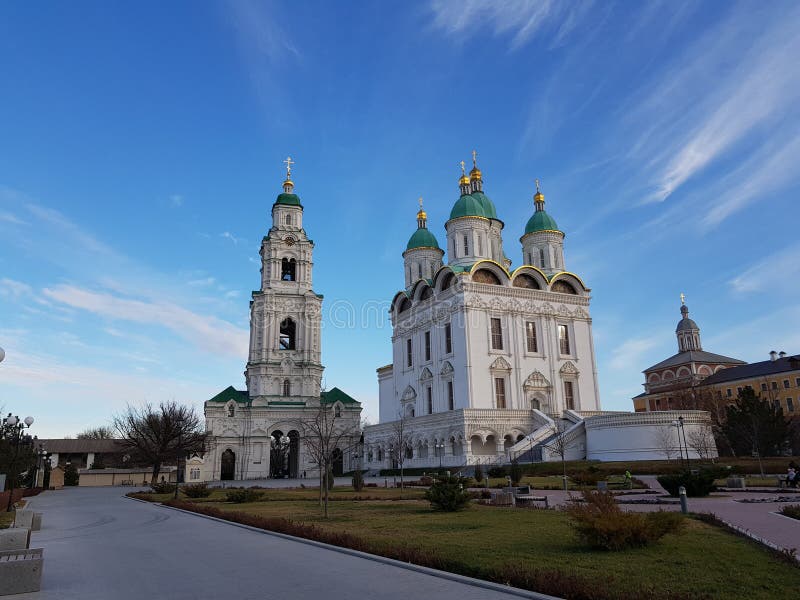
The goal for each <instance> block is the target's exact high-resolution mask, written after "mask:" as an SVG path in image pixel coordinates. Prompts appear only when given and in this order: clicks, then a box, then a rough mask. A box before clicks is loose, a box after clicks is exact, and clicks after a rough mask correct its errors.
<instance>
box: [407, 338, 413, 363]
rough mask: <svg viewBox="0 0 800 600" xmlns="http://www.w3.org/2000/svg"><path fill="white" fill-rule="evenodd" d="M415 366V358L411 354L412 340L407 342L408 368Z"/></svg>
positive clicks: (409, 339)
mask: <svg viewBox="0 0 800 600" xmlns="http://www.w3.org/2000/svg"><path fill="white" fill-rule="evenodd" d="M413 364H414V357H413V355H412V354H411V338H408V339H407V340H406V366H407V367H410V366H412V365H413Z"/></svg>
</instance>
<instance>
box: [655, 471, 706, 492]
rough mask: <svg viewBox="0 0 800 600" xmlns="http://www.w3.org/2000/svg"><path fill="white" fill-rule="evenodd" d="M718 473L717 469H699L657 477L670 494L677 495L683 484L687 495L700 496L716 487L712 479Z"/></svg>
mask: <svg viewBox="0 0 800 600" xmlns="http://www.w3.org/2000/svg"><path fill="white" fill-rule="evenodd" d="M719 475H720V473H719V470H718V469H699V470H695V471H681V472H680V473H674V474H672V475H659V476H658V478H657V479H658V483H660V484H661V487H663V488H664V489H665V490H667V493H668V494H669V495H670V496H674V497H677V496H678V495H679V491H680V487H681V486H683V487H685V488H686V495H687V496H690V497H694V498H701V497H703V496H708V495H709V494H710V493H711V492H713V491H714V490H716V489H717V488H716V486H715V485H714V481H715V480H716V479H718V478H719Z"/></svg>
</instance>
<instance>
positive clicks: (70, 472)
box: [64, 464, 81, 485]
mask: <svg viewBox="0 0 800 600" xmlns="http://www.w3.org/2000/svg"><path fill="white" fill-rule="evenodd" d="M80 477H81V476H80V474H79V473H78V469H76V468H75V465H73V464H68V465H67V466H66V467H64V485H78V481H79V480H80Z"/></svg>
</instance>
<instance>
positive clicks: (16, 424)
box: [2, 355, 33, 512]
mask: <svg viewBox="0 0 800 600" xmlns="http://www.w3.org/2000/svg"><path fill="white" fill-rule="evenodd" d="M3 356H5V355H3ZM31 425H33V417H25V419H24V420H22V421H21V420H20V418H19V417H17V416H14V415H12V414H11V413H8V416H7V417H5V418H4V419H3V429H2V431H3V435H4V436H6V438H7V439H8V441H9V445H10V446H11V450H12V452H11V461H10V464H9V468H8V471H9V473H8V476H9V486H8V487H9V491H8V505H7V506H6V512H11V507H12V506H13V500H14V483H15V479H16V476H17V474H16V472H15V469H16V462H17V459H18V458H19V449H20V447H25V446H29V445H32V444H33V438H32V437H31V436H30V435H28V434H27V433H25V429H30V426H31Z"/></svg>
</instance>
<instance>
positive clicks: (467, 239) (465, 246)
mask: <svg viewBox="0 0 800 600" xmlns="http://www.w3.org/2000/svg"><path fill="white" fill-rule="evenodd" d="M468 254H469V238H468V237H467V236H466V234H465V235H464V256H467V255H468Z"/></svg>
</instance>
